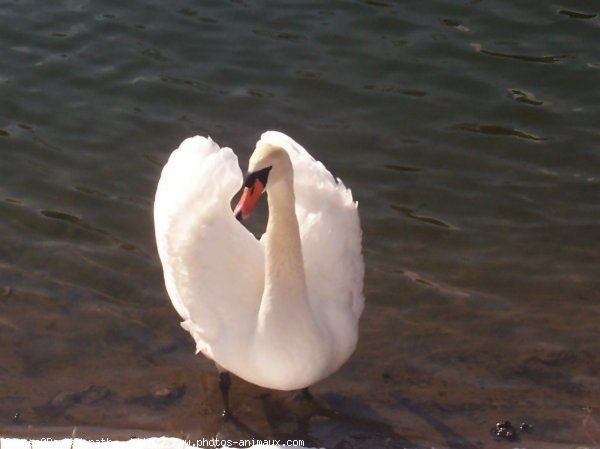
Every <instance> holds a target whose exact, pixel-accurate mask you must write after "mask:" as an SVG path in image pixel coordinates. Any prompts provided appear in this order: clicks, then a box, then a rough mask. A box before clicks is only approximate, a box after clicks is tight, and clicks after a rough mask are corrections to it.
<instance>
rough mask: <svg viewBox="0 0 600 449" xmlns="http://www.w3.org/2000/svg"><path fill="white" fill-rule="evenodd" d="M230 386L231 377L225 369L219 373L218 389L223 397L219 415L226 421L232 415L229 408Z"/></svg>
mask: <svg viewBox="0 0 600 449" xmlns="http://www.w3.org/2000/svg"><path fill="white" fill-rule="evenodd" d="M230 386H231V377H229V373H228V372H227V371H224V372H221V373H219V390H221V397H222V398H223V412H222V413H221V415H222V416H223V419H225V420H226V421H227V420H229V419H231V418H232V417H233V412H232V411H231V408H229V387H230Z"/></svg>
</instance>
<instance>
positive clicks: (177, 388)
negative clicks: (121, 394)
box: [127, 384, 187, 408]
mask: <svg viewBox="0 0 600 449" xmlns="http://www.w3.org/2000/svg"><path fill="white" fill-rule="evenodd" d="M186 390H187V387H186V385H185V384H179V385H168V386H164V385H162V386H158V387H156V388H155V389H154V391H153V392H152V393H150V394H145V395H143V396H136V397H133V398H131V399H128V400H127V402H129V403H130V404H137V405H143V406H146V407H152V408H164V407H167V406H169V405H173V404H176V403H178V402H179V401H180V400H181V399H182V398H183V397H184V396H185V392H186Z"/></svg>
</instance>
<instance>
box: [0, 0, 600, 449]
mask: <svg viewBox="0 0 600 449" xmlns="http://www.w3.org/2000/svg"><path fill="white" fill-rule="evenodd" d="M0 23H1V27H0V42H1V43H2V45H1V46H0V61H1V62H0V151H1V157H2V159H1V162H0V179H1V182H0V217H1V220H0V288H1V289H2V291H1V292H0V432H1V433H2V434H3V435H8V434H11V435H15V434H17V435H38V436H43V435H44V434H47V433H50V434H56V435H58V434H60V433H61V432H65V434H67V435H70V433H71V429H72V426H75V425H77V426H79V427H80V428H86V429H87V431H88V432H90V434H103V433H106V434H109V435H121V436H127V435H129V434H142V433H144V432H147V433H150V434H164V433H168V434H171V435H188V434H189V435H195V436H212V435H214V434H216V432H217V431H218V430H219V428H220V426H221V424H220V421H219V420H218V418H217V416H216V415H217V414H218V411H219V407H220V399H219V396H218V392H217V390H216V376H215V375H214V372H213V368H212V366H211V364H210V363H208V362H206V361H205V360H203V359H201V358H198V357H194V356H193V344H192V342H191V339H190V338H189V337H188V336H187V334H185V333H184V331H183V330H181V329H180V328H179V326H178V321H179V319H178V316H177V314H176V313H175V312H174V310H173V309H172V307H171V305H170V302H169V300H168V298H167V296H166V292H165V291H164V287H163V281H162V273H161V268H160V264H159V262H158V257H157V255H156V249H155V245H154V240H153V223H152V202H153V196H154V190H155V187H156V183H157V180H158V177H159V174H160V169H161V166H162V164H163V163H164V162H165V161H166V158H167V157H168V154H169V153H170V152H171V150H173V149H174V148H176V147H177V146H178V145H179V143H180V142H181V141H182V140H183V139H184V138H185V137H188V136H191V135H195V134H202V135H207V134H210V135H211V136H212V137H213V139H215V140H216V141H217V142H219V143H220V144H221V145H227V146H230V147H232V148H233V149H234V150H235V151H236V152H237V154H238V155H239V157H240V161H241V163H242V167H243V168H244V169H245V165H246V161H247V158H248V156H249V154H250V153H251V151H252V150H253V148H254V143H255V142H256V140H257V139H258V136H259V135H260V133H261V132H262V131H264V130H267V129H277V130H281V131H284V132H286V133H288V134H289V135H290V136H292V137H293V138H295V139H296V140H298V141H299V142H300V143H302V144H303V145H304V146H305V147H306V148H307V149H308V150H309V151H310V152H311V153H312V154H313V155H314V156H315V157H317V158H318V159H320V160H322V161H323V162H324V163H325V165H326V166H327V167H328V168H329V169H330V170H331V171H332V172H333V173H334V174H335V175H336V176H339V177H341V178H342V179H343V180H344V182H345V183H346V184H347V185H348V186H349V187H351V188H352V190H353V193H354V195H355V197H356V198H357V199H358V201H359V203H360V212H361V218H362V225H363V231H364V254H365V260H366V264H367V272H366V280H365V281H366V284H365V293H366V297H367V307H366V310H365V314H364V318H363V320H362V325H361V326H362V327H361V329H362V331H361V340H360V343H359V347H358V350H357V352H356V353H355V355H354V357H353V358H352V359H351V360H350V361H349V362H348V364H347V365H346V366H345V367H344V368H343V369H342V370H341V371H340V372H339V373H337V374H335V375H334V376H332V377H331V378H329V379H327V380H325V381H323V382H321V383H320V384H318V385H316V386H315V387H314V392H315V394H316V395H317V396H319V397H321V399H322V400H324V401H325V402H326V403H328V404H329V406H330V407H332V408H333V410H334V411H336V412H337V414H333V415H332V414H331V413H324V414H323V413H320V412H319V413H320V414H319V413H316V412H314V411H313V412H310V413H308V412H307V413H308V419H307V420H304V421H303V420H299V419H297V417H298V416H299V415H298V414H301V412H298V411H294V410H292V411H290V410H289V404H288V403H287V402H286V401H287V399H285V397H283V398H282V397H279V396H278V395H277V394H274V393H271V394H270V395H269V396H263V393H264V391H263V390H260V389H258V388H255V387H253V386H249V385H247V384H244V383H243V382H242V381H237V383H236V384H235V386H234V390H233V392H232V393H233V395H234V398H235V399H234V400H233V406H234V408H237V410H239V412H238V414H239V417H240V421H241V422H242V424H244V426H246V427H248V428H251V429H254V430H255V431H256V432H259V433H260V434H261V435H282V434H294V435H300V436H303V437H306V438H307V441H310V442H312V443H313V444H316V445H319V444H320V445H325V446H327V447H335V446H338V445H340V444H341V445H343V444H346V446H343V447H382V446H384V445H385V444H388V446H390V447H431V446H436V447H464V448H471V447H504V446H507V447H508V446H511V445H512V447H514V446H518V447H539V446H540V444H543V445H544V447H554V446H556V447H573V446H576V445H583V446H586V447H594V446H595V447H598V445H599V444H600V443H599V442H600V417H599V415H598V409H599V408H600V399H599V398H600V394H599V391H600V380H599V378H598V372H599V371H600V341H599V337H598V335H599V332H598V322H599V321H600V294H599V288H600V255H599V250H600V244H599V240H600V160H599V159H600V145H599V143H598V142H599V141H600V139H599V137H600V133H599V131H598V123H599V122H600V101H599V100H600V98H599V96H598V86H599V85H600V50H599V47H598V42H600V5H598V4H597V3H596V2H591V1H587V2H585V1H564V2H562V3H548V2H542V1H537V2H518V1H509V0H502V1H500V0H496V1H485V0H482V1H456V2H449V1H442V0H432V1H429V2H418V1H407V2H392V1H387V0H370V1H333V2H328V3H325V2H292V1H283V2H250V1H244V0H237V1H195V2H192V1H185V0H181V1H175V2H170V3H169V2H156V1H152V2H140V1H129V2H116V1H102V2H90V1H63V2H45V3H43V2H32V1H0ZM262 218H263V219H264V217H262ZM263 221H264V220H263ZM261 223H262V222H261V217H258V218H257V219H256V220H255V222H254V223H251V224H250V225H251V226H253V227H254V228H255V229H259V228H260V226H261ZM91 386H95V387H94V388H92V389H89V388H90V387H91ZM69 392H71V393H74V394H73V395H71V396H69V395H68V394H66V393H69ZM75 393H77V394H75ZM282 401H283V402H282ZM282 410H284V411H282ZM15 413H19V414H20V415H19V418H18V419H16V420H13V417H14V415H15ZM321 415H322V416H321ZM505 419H509V420H511V422H513V424H514V425H515V426H518V424H520V423H521V422H522V421H525V422H527V423H530V424H532V425H533V426H534V428H533V431H532V432H530V433H525V432H520V441H518V442H505V443H498V442H496V441H494V439H493V438H492V436H491V435H490V428H491V427H493V426H494V424H495V423H496V422H497V421H500V420H505ZM300 421H302V422H304V424H303V425H302V426H300V425H299V424H298V422H300ZM238 427H239V426H238ZM242 427H243V426H241V427H239V428H236V429H233V430H232V429H230V428H229V427H228V428H227V429H225V430H223V429H221V431H222V432H224V431H227V432H230V431H236V432H243V431H244V430H243V429H242ZM244 428H245V427H244ZM94 429H95V430H94ZM246 431H247V429H246ZM36 432H37V433H36ZM340 447H342V446H340Z"/></svg>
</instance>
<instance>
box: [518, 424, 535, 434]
mask: <svg viewBox="0 0 600 449" xmlns="http://www.w3.org/2000/svg"><path fill="white" fill-rule="evenodd" d="M519 429H520V430H521V431H522V432H532V431H533V426H532V425H531V424H529V423H526V422H523V423H521V425H520V426H519Z"/></svg>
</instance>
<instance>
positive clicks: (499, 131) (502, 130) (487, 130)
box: [452, 123, 548, 142]
mask: <svg viewBox="0 0 600 449" xmlns="http://www.w3.org/2000/svg"><path fill="white" fill-rule="evenodd" d="M452 129H460V130H464V131H471V132H474V133H481V134H489V135H492V136H514V137H520V138H521V139H528V140H534V141H536V142H539V141H544V140H548V139H547V138H546V137H540V136H536V135H534V134H530V133H527V132H525V131H521V130H519V129H515V128H513V127H511V126H506V125H477V124H472V123H460V124H458V125H455V126H453V127H452Z"/></svg>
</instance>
